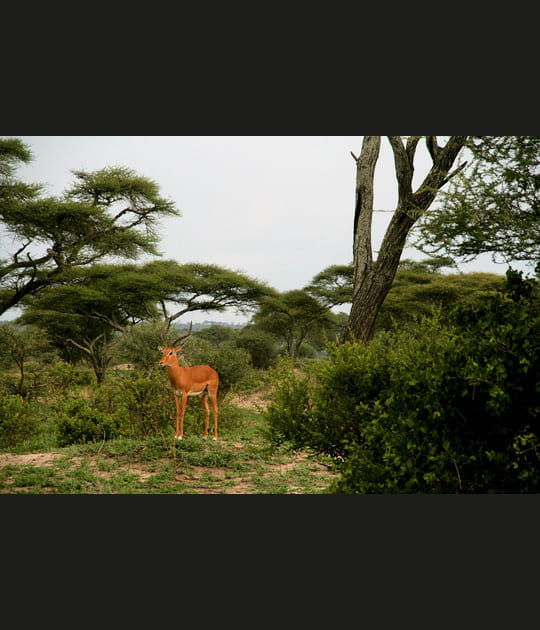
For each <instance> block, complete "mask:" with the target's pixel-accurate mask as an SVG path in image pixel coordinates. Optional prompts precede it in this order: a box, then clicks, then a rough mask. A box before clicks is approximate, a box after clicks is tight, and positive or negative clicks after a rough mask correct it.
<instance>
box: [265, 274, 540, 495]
mask: <svg viewBox="0 0 540 630" xmlns="http://www.w3.org/2000/svg"><path fill="white" fill-rule="evenodd" d="M527 287H528V289H527ZM539 312H540V309H538V295H537V287H535V285H534V283H531V282H528V283H527V282H526V281H523V280H522V279H521V278H519V277H517V278H516V277H515V276H509V281H508V284H507V289H506V293H505V294H501V295H496V296H494V297H491V298H489V299H486V301H485V302H484V304H483V305H481V306H467V307H464V308H460V309H459V310H457V311H455V313H454V314H453V316H452V318H451V321H452V324H451V325H448V326H443V325H442V324H441V322H440V317H439V316H437V315H433V316H432V317H429V318H424V319H423V320H421V322H419V323H418V325H417V326H416V328H415V330H414V332H396V333H394V334H384V335H382V336H380V337H377V338H376V339H374V340H373V342H372V343H371V344H370V346H369V347H364V346H363V345H360V344H350V343H349V344H343V345H341V346H337V347H336V346H330V347H329V360H328V361H318V362H315V363H313V364H312V365H311V366H308V368H307V376H306V377H302V376H297V375H295V374H294V373H293V372H292V371H289V372H288V373H286V374H285V375H282V377H281V379H280V380H279V381H278V387H277V391H276V395H275V398H274V401H273V402H272V403H271V404H270V405H269V408H268V419H269V421H270V426H271V432H272V439H273V440H274V441H276V442H283V441H288V442H290V443H291V444H292V445H293V447H295V448H304V447H306V446H310V447H311V448H313V449H315V450H317V451H319V452H322V453H326V454H329V455H331V456H333V457H335V458H336V460H338V461H340V462H341V464H340V468H341V473H342V474H341V478H340V480H339V481H338V482H337V483H336V485H335V487H334V491H337V492H344V493H367V492H424V493H427V492H444V493H447V492H456V493H458V492H463V493H466V492H467V493H470V492H538V491H539V490H540V457H539V454H540V453H539V447H540V439H539V438H540V427H539V423H538V413H539V411H540V405H539V396H538V394H539V378H538V377H539V361H540V358H539V347H540V334H539V319H538V318H539V315H538V313H539ZM308 377H309V380H308Z"/></svg>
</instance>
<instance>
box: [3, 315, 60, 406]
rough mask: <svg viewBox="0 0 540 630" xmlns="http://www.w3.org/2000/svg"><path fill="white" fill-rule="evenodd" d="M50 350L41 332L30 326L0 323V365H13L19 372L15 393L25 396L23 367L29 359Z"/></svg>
mask: <svg viewBox="0 0 540 630" xmlns="http://www.w3.org/2000/svg"><path fill="white" fill-rule="evenodd" d="M49 348H50V346H49V341H48V339H46V338H44V336H43V331H42V330H39V329H37V328H35V327H32V326H17V325H16V324H14V323H12V322H1V323H0V363H1V364H3V365H5V366H11V365H13V364H15V365H16V366H17V368H18V370H19V383H18V385H17V392H18V394H19V395H20V396H24V395H25V392H26V390H25V375H26V372H25V365H26V363H27V362H28V360H29V359H30V358H33V357H38V356H40V355H41V354H43V352H45V351H47V350H48V349H49Z"/></svg>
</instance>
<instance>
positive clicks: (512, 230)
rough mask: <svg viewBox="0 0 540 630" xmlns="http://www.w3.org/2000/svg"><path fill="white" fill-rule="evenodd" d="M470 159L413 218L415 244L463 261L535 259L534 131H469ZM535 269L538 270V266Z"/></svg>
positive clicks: (539, 175) (539, 156)
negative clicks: (430, 206) (430, 207)
mask: <svg viewBox="0 0 540 630" xmlns="http://www.w3.org/2000/svg"><path fill="white" fill-rule="evenodd" d="M467 147H468V149H469V150H470V152H471V155H472V160H471V162H470V164H469V165H468V166H467V168H466V169H464V171H463V173H461V174H460V176H459V177H456V178H455V180H453V181H452V183H451V185H450V187H449V190H448V192H444V193H443V199H444V203H443V204H439V208H436V209H435V210H434V212H431V213H429V215H426V216H425V217H423V218H422V220H421V221H420V222H419V240H418V242H417V243H416V246H417V247H418V248H419V249H421V250H422V251H424V252H426V253H432V252H436V253H437V252H444V253H446V254H447V255H450V256H452V257H454V258H455V259H458V260H462V261H465V262H466V261H469V260H472V259H473V258H475V257H476V256H478V255H479V254H482V253H488V254H490V255H491V256H492V259H493V260H497V259H502V260H503V261H504V262H512V261H528V262H531V263H538V262H539V261H540V136H472V137H471V139H470V140H469V142H468V143H467ZM539 270H540V269H539Z"/></svg>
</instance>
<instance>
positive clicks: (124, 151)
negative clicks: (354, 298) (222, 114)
mask: <svg viewBox="0 0 540 630" xmlns="http://www.w3.org/2000/svg"><path fill="white" fill-rule="evenodd" d="M12 137H13V136H12ZM16 137H18V138H20V139H21V140H22V141H23V142H24V143H25V144H26V145H28V147H29V148H30V149H31V150H32V152H33V154H34V160H33V162H32V163H31V164H30V165H28V166H24V167H21V168H20V169H19V170H18V171H17V176H18V177H20V178H21V179H23V180H25V181H27V182H33V183H42V184H46V185H47V188H46V194H49V195H60V194H61V193H62V192H63V191H64V190H65V189H66V188H68V187H69V186H71V184H72V183H73V182H74V177H73V174H72V173H71V170H84V171H94V170H98V169H102V168H104V167H106V166H125V167H129V168H131V169H133V170H134V171H135V172H136V173H137V175H141V176H144V177H148V178H150V179H153V180H154V181H155V182H156V183H157V184H158V186H159V188H160V193H161V195H162V196H163V197H166V198H168V199H171V200H173V201H174V203H175V206H176V208H177V209H178V210H179V211H180V212H181V216H180V217H174V218H169V219H165V220H162V221H161V226H162V228H161V234H162V239H161V253H162V254H163V258H166V259H174V260H176V261H178V262H179V263H187V262H203V263H213V264H216V265H220V266H222V267H227V268H229V269H233V270H235V271H242V272H244V273H246V274H248V275H249V276H251V277H253V278H256V279H258V280H261V281H264V282H266V283H267V284H269V285H270V286H272V287H274V288H275V289H277V290H278V291H288V290H290V289H300V288H302V287H304V286H305V285H306V284H308V283H309V282H310V281H311V279H312V278H313V276H315V275H316V274H317V273H319V272H320V271H322V270H323V269H324V268H325V267H328V266H329V265H333V264H346V263H349V262H350V261H351V260H352V229H353V225H352V221H353V215H354V192H355V178H356V170H355V163H354V160H353V158H352V156H351V153H350V152H351V151H352V152H353V153H355V154H356V155H359V153H360V150H361V147H362V136H16ZM430 163H431V160H430V158H429V156H428V155H427V152H426V150H425V149H424V145H419V147H418V150H417V155H416V159H415V178H414V182H413V183H414V185H415V186H417V185H418V184H419V183H420V182H421V181H422V179H423V177H424V175H425V174H426V172H427V170H428V169H429V166H430ZM396 202H397V186H396V179H395V172H394V165H393V158H392V153H391V149H390V147H389V144H388V141H385V140H384V139H383V142H382V143H381V154H380V157H379V161H378V163H377V170H376V174H375V201H374V206H375V209H376V210H381V211H383V210H386V211H388V210H393V209H394V208H395V206H396ZM390 216H391V215H390V213H389V212H376V213H375V215H374V222H373V247H374V249H375V250H376V249H377V248H378V246H379V245H380V243H381V240H382V237H383V235H384V231H385V229H386V226H387V224H388V221H389V219H390ZM402 258H414V259H421V258H424V256H422V255H421V254H420V253H418V252H417V251H416V250H414V249H407V250H405V252H404V254H403V256H402ZM460 270H462V271H489V272H493V273H500V274H504V272H505V270H506V265H496V264H494V263H492V262H491V261H490V259H489V257H482V258H480V259H478V260H477V261H476V262H474V263H469V264H468V265H462V266H460ZM204 319H210V320H222V321H246V317H245V316H244V317H237V316H235V314H234V313H232V312H231V313H229V314H224V313H217V314H209V313H208V314H203V313H201V314H193V321H202V320H204Z"/></svg>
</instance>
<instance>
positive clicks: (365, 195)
mask: <svg viewBox="0 0 540 630" xmlns="http://www.w3.org/2000/svg"><path fill="white" fill-rule="evenodd" d="M420 138H421V136H409V138H408V140H407V143H406V145H404V144H403V140H402V139H401V136H388V140H389V142H390V145H391V147H392V151H393V153H394V164H395V169H396V178H397V182H398V193H399V195H398V204H397V208H396V210H395V212H394V215H393V217H392V220H391V221H390V224H389V226H388V228H387V230H386V233H385V235H384V238H383V242H382V244H381V248H380V250H379V255H378V257H377V260H376V261H375V262H374V261H373V254H372V248H371V224H372V217H373V179H374V173H375V165H376V163H377V159H378V157H379V148H380V136H364V141H363V144H362V152H361V154H360V156H359V157H358V158H357V159H356V158H355V159H356V202H355V215H354V238H353V261H354V290H353V299H352V306H351V312H350V315H349V321H348V328H347V332H346V333H345V340H346V341H353V340H356V341H360V342H362V343H364V344H366V345H367V344H368V343H369V342H370V341H371V339H372V338H373V333H374V330H375V322H376V320H377V316H378V314H379V310H380V308H381V306H382V304H383V302H384V300H385V298H386V295H387V294H388V291H389V290H390V287H391V286H392V282H393V281H394V277H395V275H396V271H397V268H398V265H399V261H400V258H401V254H402V252H403V248H404V247H405V242H406V240H407V236H408V234H409V232H410V231H411V229H412V227H413V226H414V224H415V223H416V221H417V220H418V219H419V218H420V217H421V216H422V214H423V213H424V212H426V210H427V209H428V208H429V206H430V205H431V203H432V202H433V200H434V199H435V197H436V195H437V192H438V191H439V190H440V188H442V186H444V184H446V183H447V182H448V180H449V179H450V177H453V176H454V175H455V174H456V173H457V172H458V171H459V170H461V168H463V166H464V164H462V165H461V166H460V167H459V168H458V169H457V170H456V171H455V172H454V173H452V174H450V175H449V172H450V169H451V168H452V165H453V163H454V161H455V160H456V158H457V156H458V154H459V152H460V151H461V149H462V147H463V145H464V144H465V141H466V139H467V136H451V137H450V138H449V140H448V142H447V143H446V145H445V146H444V147H440V146H438V144H437V137H436V136H426V144H427V147H428V151H429V153H430V155H431V158H432V160H433V165H432V167H431V169H430V171H429V173H428V174H427V175H426V177H425V179H424V181H423V182H422V184H421V185H420V186H419V188H418V190H417V191H416V192H413V190H412V179H413V174H414V154H415V152H416V147H417V144H418V141H419V140H420ZM353 157H354V156H353Z"/></svg>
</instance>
